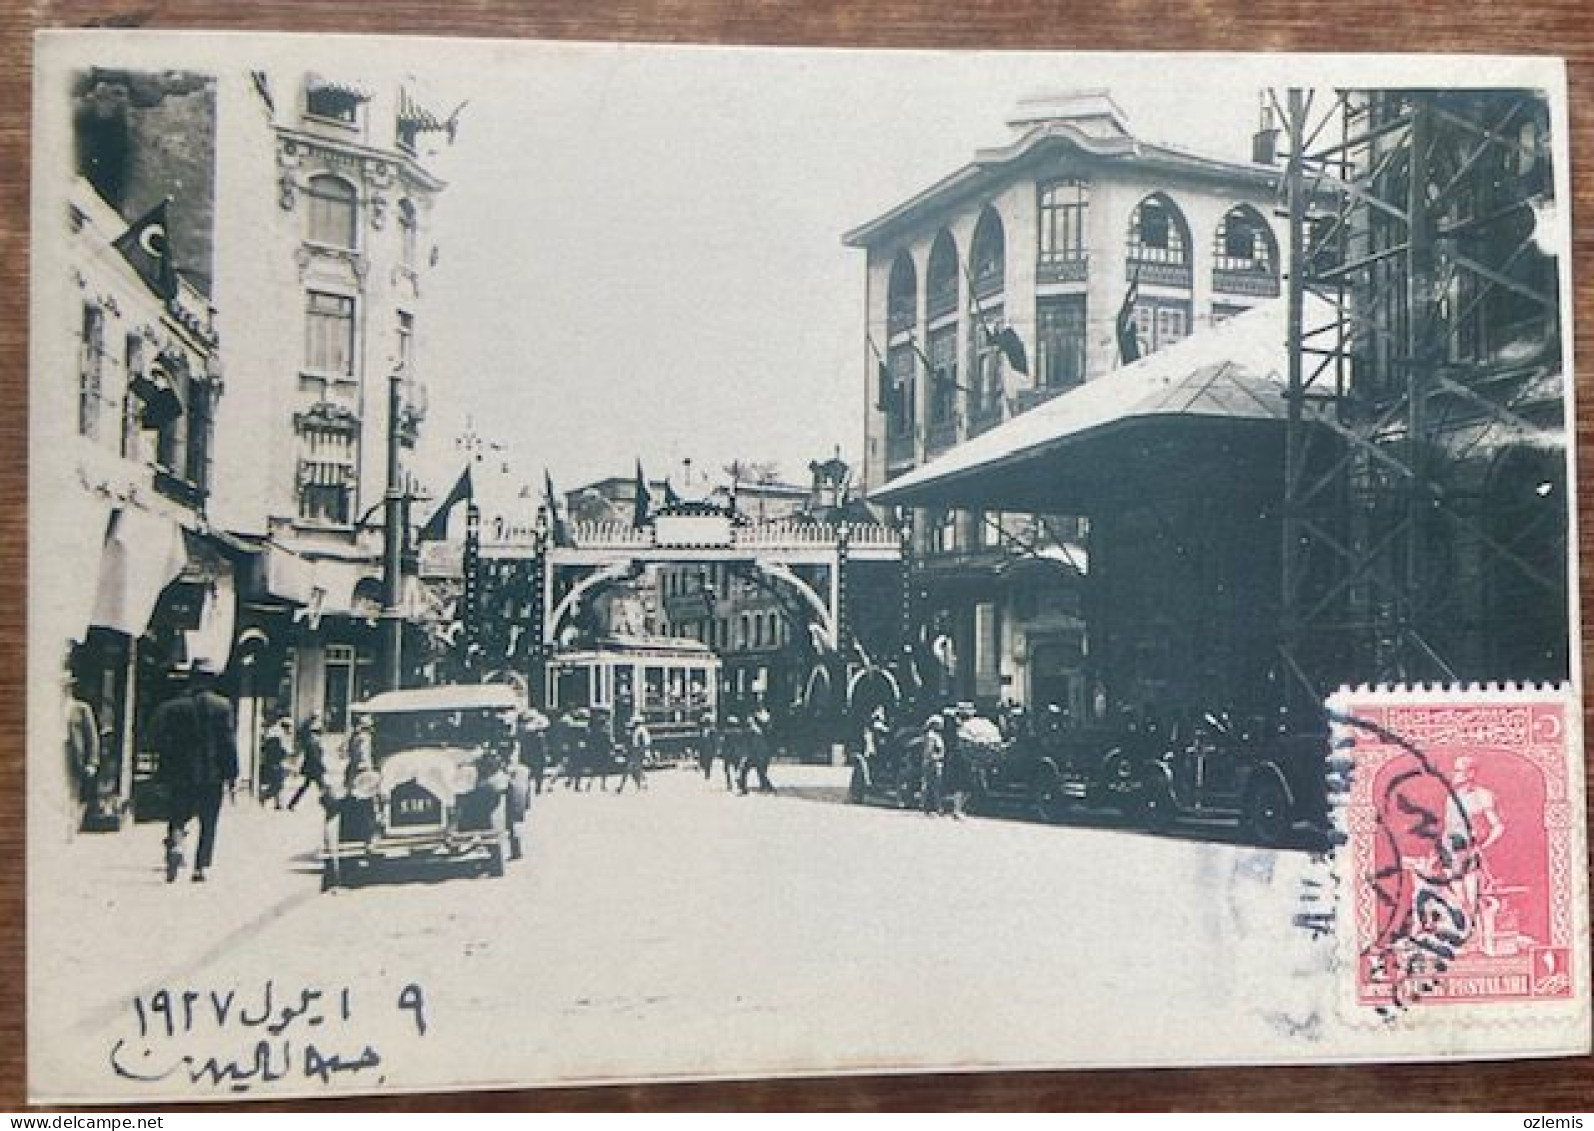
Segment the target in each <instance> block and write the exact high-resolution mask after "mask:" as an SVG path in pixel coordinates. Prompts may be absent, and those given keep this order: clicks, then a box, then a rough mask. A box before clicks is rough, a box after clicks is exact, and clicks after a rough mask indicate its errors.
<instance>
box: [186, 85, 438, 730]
mask: <svg viewBox="0 0 1594 1131" xmlns="http://www.w3.org/2000/svg"><path fill="white" fill-rule="evenodd" d="M220 110H221V119H222V121H223V122H224V123H225V125H226V129H225V130H224V132H223V135H222V144H221V146H220V148H219V154H218V165H217V182H218V193H217V227H218V242H217V254H216V275H215V285H216V296H217V301H218V304H219V305H221V306H222V307H223V308H224V309H226V310H229V311H233V312H234V314H233V315H232V316H231V322H230V323H229V327H230V330H231V336H230V338H229V342H228V366H229V373H230V379H231V380H232V381H233V383H234V387H235V388H236V389H237V391H238V396H237V397H236V410H235V411H232V412H229V413H228V414H226V415H225V416H224V417H223V418H222V419H220V420H218V425H217V441H218V444H217V449H218V460H219V464H220V467H219V470H221V471H222V472H223V474H222V475H221V476H220V481H221V482H222V483H223V484H224V486H223V487H222V488H221V489H219V490H218V493H217V498H216V514H217V518H218V521H219V522H221V523H223V524H225V525H226V526H227V527H228V528H229V529H231V530H234V531H236V532H238V533H240V534H241V535H243V536H245V537H247V538H249V539H251V540H252V541H253V542H254V543H255V544H256V545H257V546H258V547H259V549H260V555H259V570H258V576H257V578H256V582H257V584H256V585H255V586H254V587H253V590H252V592H251V594H250V599H249V600H248V601H247V602H246V603H245V604H244V606H243V608H242V609H241V611H240V615H241V622H242V623H243V625H244V626H245V628H246V629H247V630H251V632H250V637H249V639H250V641H251V643H252V645H253V647H252V650H251V651H250V652H249V654H248V658H249V659H250V661H251V662H252V663H253V665H254V670H253V673H252V682H253V686H252V688H250V689H249V691H250V693H251V694H249V695H246V698H253V699H255V700H256V701H257V702H258V704H259V706H260V709H261V710H262V711H263V712H271V713H287V714H291V715H292V716H293V717H294V718H295V719H299V720H302V719H304V718H306V717H307V716H308V715H309V714H310V713H312V712H317V713H320V714H321V715H322V716H323V719H324V721H325V723H326V726H327V729H328V730H329V731H331V732H333V733H337V732H339V731H342V730H344V729H345V727H346V726H347V723H348V716H349V706H350V704H351V703H352V702H354V701H357V700H358V699H360V698H363V697H364V696H365V695H367V694H369V693H370V692H372V691H373V690H376V683H377V679H378V671H379V665H378V660H379V641H380V626H379V620H380V617H381V614H382V611H383V592H382V540H383V522H384V514H383V508H382V502H383V499H384V494H385V491H386V487H387V462H388V457H389V452H390V448H391V447H392V446H393V445H395V444H396V445H397V446H398V448H399V449H400V452H399V454H400V458H401V460H402V459H403V457H404V456H405V455H406V454H407V453H408V452H409V451H410V450H411V449H413V447H414V444H415V442H416V438H417V434H418V429H419V427H420V424H421V421H422V420H423V418H424V414H425V392H426V379H427V375H428V370H427V366H426V359H425V351H424V348H423V343H424V341H425V339H426V325H427V324H426V315H425V302H424V298H425V291H426V280H427V276H428V273H429V271H430V270H431V268H432V267H433V266H434V265H435V264H436V262H437V257H438V251H437V248H436V243H435V240H434V238H433V235H432V231H433V228H432V216H433V212H434V209H435V207H436V202H437V198H438V194H439V193H440V192H441V190H442V188H443V184H442V182H441V181H440V180H439V179H438V178H437V177H436V176H435V175H434V174H433V173H432V172H431V171H430V170H429V168H428V165H429V158H428V153H429V151H430V150H433V149H435V148H436V146H437V144H438V143H439V141H440V139H441V138H442V137H443V136H445V135H446V134H447V133H448V131H449V130H451V128H452V127H451V123H448V122H445V121H444V120H442V119H441V118H440V117H439V116H438V114H437V113H435V112H434V111H433V110H432V109H430V108H428V107H427V106H426V105H425V104H423V101H422V99H421V97H420V96H419V94H418V93H417V92H416V91H415V90H413V89H411V88H410V87H407V86H405V85H404V84H402V83H396V82H388V83H381V84H374V83H373V84H364V83H362V82H361V81H359V80H357V79H355V78H353V77H351V76H346V75H340V76H336V77H333V76H327V75H321V74H316V73H310V72H301V71H292V70H288V69H284V70H281V71H272V72H269V73H267V72H255V73H253V74H251V75H248V76H236V77H231V78H229V79H228V80H227V81H225V82H223V83H222V85H221V89H220ZM395 382H396V383H397V385H398V388H397V389H395V388H394V385H395ZM390 402H392V403H390ZM394 407H396V408H397V410H398V411H397V413H396V414H395V413H394V412H393V411H392V410H393V408H394ZM407 494H408V491H407V490H406V495H407ZM404 510H405V511H406V512H407V510H408V506H407V503H406V505H405V507H404ZM405 525H406V527H408V526H409V525H410V523H409V522H408V520H406V522H405ZM406 536H407V531H406ZM407 572H408V571H407Z"/></svg>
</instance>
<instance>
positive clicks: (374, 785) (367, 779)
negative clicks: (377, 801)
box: [349, 770, 382, 801]
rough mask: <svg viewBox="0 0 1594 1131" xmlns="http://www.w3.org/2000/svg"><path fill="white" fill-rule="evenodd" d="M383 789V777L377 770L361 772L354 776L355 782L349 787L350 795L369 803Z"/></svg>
mask: <svg viewBox="0 0 1594 1131" xmlns="http://www.w3.org/2000/svg"><path fill="white" fill-rule="evenodd" d="M381 789H382V775H381V774H379V773H377V772H376V771H375V770H361V771H360V772H359V773H357V774H355V775H354V782H353V784H352V785H350V786H349V794H350V796H352V797H357V798H359V799H360V800H361V801H369V800H370V799H371V798H373V797H375V796H376V795H377V794H378V793H379V792H381Z"/></svg>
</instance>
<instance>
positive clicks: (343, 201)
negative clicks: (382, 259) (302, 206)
mask: <svg viewBox="0 0 1594 1131" xmlns="http://www.w3.org/2000/svg"><path fill="white" fill-rule="evenodd" d="M354 201H355V197H354V186H353V185H351V184H349V182H348V181H345V180H343V179H342V178H341V177H332V176H327V175H325V174H322V175H320V176H315V177H311V178H310V242H311V243H318V244H322V245H324V246H326V247H341V248H349V249H353V247H354V233H355V224H354V217H355V203H354Z"/></svg>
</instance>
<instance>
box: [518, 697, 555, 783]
mask: <svg viewBox="0 0 1594 1131" xmlns="http://www.w3.org/2000/svg"><path fill="white" fill-rule="evenodd" d="M519 723H520V759H521V761H522V762H523V763H525V766H526V772H527V773H528V774H530V775H531V788H532V792H533V793H538V794H540V793H542V783H543V779H544V778H546V777H547V776H548V718H547V716H546V715H544V714H542V713H541V712H540V711H534V710H531V709H530V708H527V709H526V710H524V711H522V712H521V713H520V719H519Z"/></svg>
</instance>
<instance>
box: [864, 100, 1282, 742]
mask: <svg viewBox="0 0 1594 1131" xmlns="http://www.w3.org/2000/svg"><path fill="white" fill-rule="evenodd" d="M1007 124H1008V126H1009V128H1010V130H1011V134H1010V136H1009V138H1008V140H1007V141H1006V142H1005V143H1004V144H1000V145H997V146H994V147H992V148H989V149H983V150H979V151H977V152H976V153H975V154H974V157H973V160H972V161H970V162H969V163H968V164H967V165H964V166H963V167H962V168H960V169H958V170H956V171H955V172H952V173H951V174H949V175H948V176H946V177H944V178H942V179H941V180H940V181H938V182H936V183H935V184H933V185H930V186H929V187H927V188H925V189H924V190H923V191H921V192H919V193H917V194H915V195H914V196H912V197H910V198H908V199H907V200H905V201H903V202H902V203H900V204H898V205H897V206H896V207H894V208H892V209H890V210H889V211H887V212H886V213H884V214H883V215H881V216H879V217H877V218H875V219H873V220H871V221H869V222H868V223H865V224H863V225H861V226H860V227H858V228H855V229H853V230H852V231H850V232H848V233H847V234H846V235H845V236H844V242H845V243H846V244H847V245H848V246H850V247H854V248H859V249H861V250H863V251H864V252H865V254H866V257H867V267H866V270H867V273H868V274H867V290H866V299H865V301H866V304H867V310H866V319H867V322H866V325H867V341H866V342H865V343H864V358H865V367H864V369H865V373H866V380H867V382H868V386H869V394H868V405H869V407H868V409H867V412H866V416H865V435H866V444H865V453H864V463H863V475H864V485H865V489H866V490H868V491H873V490H874V489H876V488H878V487H879V486H881V485H882V484H884V483H886V482H887V481H889V480H891V479H893V478H896V477H897V476H900V475H902V474H904V473H906V472H908V471H910V470H912V469H913V468H915V467H917V466H919V465H920V464H923V463H925V462H926V461H928V460H930V459H932V458H935V457H937V456H939V455H941V454H943V453H945V452H947V451H949V450H951V449H953V448H955V447H956V446H957V445H958V444H960V443H963V442H964V441H966V440H968V439H970V438H971V437H974V436H977V435H980V434H981V433H983V432H986V431H988V430H990V429H991V428H993V427H995V426H996V425H998V424H1000V423H1002V422H1003V421H1005V420H1008V419H1011V418H1012V417H1014V416H1017V415H1019V414H1021V413H1024V412H1026V411H1028V410H1029V409H1031V408H1033V407H1035V406H1036V405H1038V404H1041V403H1043V402H1045V401H1047V400H1050V399H1051V398H1052V397H1055V396H1057V395H1059V394H1061V393H1064V392H1067V391H1068V390H1069V389H1073V388H1077V387H1078V386H1080V385H1082V384H1084V383H1085V382H1088V381H1098V380H1111V379H1112V374H1113V372H1114V370H1116V369H1118V368H1119V367H1120V366H1121V365H1123V364H1124V363H1125V361H1126V357H1125V351H1126V349H1130V348H1132V349H1134V350H1137V351H1138V352H1139V355H1140V356H1145V355H1147V354H1150V353H1154V352H1156V351H1157V350H1159V349H1162V348H1165V347H1167V346H1169V345H1171V344H1173V343H1174V342H1177V341H1180V340H1182V339H1184V338H1185V337H1188V336H1189V335H1191V334H1192V333H1195V332H1197V331H1199V330H1202V329H1204V328H1207V327H1210V326H1213V325H1217V324H1219V323H1221V322H1223V321H1225V320H1227V319H1228V318H1231V317H1233V316H1234V315H1236V314H1239V313H1242V312H1244V311H1246V310H1248V309H1250V308H1251V307H1253V306H1255V305H1257V304H1258V303H1260V302H1264V301H1266V300H1268V299H1272V298H1276V297H1277V296H1279V295H1280V293H1281V278H1282V263H1281V248H1282V246H1284V245H1285V243H1286V241H1285V239H1284V231H1285V227H1284V221H1283V220H1282V219H1280V218H1279V217H1278V216H1277V215H1276V212H1277V209H1278V201H1279V191H1280V176H1281V172H1280V170H1279V169H1278V168H1277V167H1275V165H1274V164H1273V163H1272V141H1273V138H1274V137H1275V136H1276V135H1275V131H1274V130H1272V128H1271V123H1269V122H1267V121H1266V120H1264V121H1263V123H1262V129H1261V130H1260V131H1259V132H1258V134H1257V135H1256V138H1255V139H1254V142H1253V152H1252V153H1251V154H1250V155H1248V156H1250V157H1252V158H1256V159H1259V160H1245V159H1243V157H1244V156H1246V155H1241V156H1240V157H1237V158H1235V159H1224V158H1218V157H1209V156H1202V155H1198V154H1195V153H1191V152H1187V151H1185V150H1182V149H1177V148H1174V147H1171V146H1166V145H1160V144H1156V143H1153V142H1151V141H1148V140H1146V139H1143V138H1141V137H1139V136H1137V135H1136V134H1135V133H1134V132H1133V131H1132V129H1131V127H1130V125H1129V123H1128V121H1127V119H1126V118H1125V115H1124V113H1123V111H1122V110H1121V109H1120V108H1119V107H1118V105H1117V104H1116V103H1115V102H1114V101H1113V99H1112V97H1111V95H1110V94H1108V93H1107V92H1105V91H1099V90H1097V91H1080V92H1071V93H1065V94H1059V95H1047V96H1041V97H1036V98H1033V99H1028V100H1026V101H1024V102H1022V103H1021V104H1020V105H1019V106H1018V107H1017V109H1016V110H1015V112H1014V113H1013V115H1012V116H1011V117H1010V118H1009V119H1008V123H1007ZM1131 292H1133V293H1131ZM1126 306H1127V307H1128V310H1127V314H1128V319H1127V321H1129V322H1130V323H1131V324H1132V328H1133V329H1132V339H1133V345H1132V346H1130V344H1129V343H1128V342H1126V341H1125V340H1124V339H1125V338H1129V337H1131V334H1129V333H1123V334H1121V333H1120V311H1122V310H1124V308H1125V307H1126ZM1007 329H1011V330H1012V331H1013V333H1014V335H1016V339H1017V341H1018V342H1020V343H1022V346H1023V356H1022V358H1019V357H1017V356H1016V355H1015V354H1014V353H1013V351H1004V350H1003V349H1001V348H1000V346H999V342H998V336H999V335H1001V334H1002V332H1003V331H1004V330H1007ZM1009 340H1010V341H1011V340H1012V336H1009ZM1020 360H1021V361H1023V362H1024V363H1025V365H1024V368H1027V369H1028V372H1027V373H1025V372H1021V371H1020V369H1019V367H1018V366H1017V365H1016V364H1015V361H1020ZM903 517H904V518H906V519H909V520H910V521H911V523H912V530H913V533H912V539H911V543H910V544H911V547H912V551H913V554H914V559H915V560H914V563H913V568H912V574H911V588H910V600H909V603H908V605H909V611H908V614H907V615H908V618H909V619H910V620H911V621H912V623H911V624H909V625H908V626H906V627H907V629H908V633H909V635H910V637H911V638H913V639H915V640H916V642H917V645H918V647H919V650H920V653H921V655H931V656H934V657H936V661H937V662H936V665H935V666H936V668H937V669H939V672H940V675H939V678H940V679H942V680H943V681H944V690H945V693H946V694H947V695H949V696H952V697H956V698H960V699H967V700H975V701H980V702H983V703H986V704H990V703H994V702H996V701H999V700H1009V701H1013V702H1017V703H1021V704H1025V705H1029V706H1032V707H1041V706H1044V705H1046V704H1049V703H1055V704H1058V705H1059V706H1062V707H1064V708H1066V709H1068V710H1070V711H1071V712H1073V713H1074V714H1075V715H1076V716H1082V715H1083V714H1084V713H1086V712H1087V711H1088V710H1090V708H1091V704H1092V701H1093V700H1096V699H1098V698H1099V689H1097V688H1092V687H1090V686H1088V680H1087V677H1086V674H1085V673H1086V671H1087V669H1088V667H1089V665H1088V663H1087V655H1088V649H1089V640H1088V639H1087V637H1086V634H1085V628H1084V601H1085V592H1084V589H1085V586H1084V581H1085V577H1086V575H1087V574H1088V572H1089V568H1090V567H1089V560H1088V551H1087V549H1086V546H1087V544H1088V542H1089V527H1088V524H1087V523H1086V521H1085V520H1084V519H1081V518H1077V517H1075V516H1070V515H1049V516H1044V515H1008V514H999V513H989V512H978V511H956V510H949V511H933V510H929V509H924V508H919V509H915V510H914V511H913V512H912V514H911V515H905V516H903Z"/></svg>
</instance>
